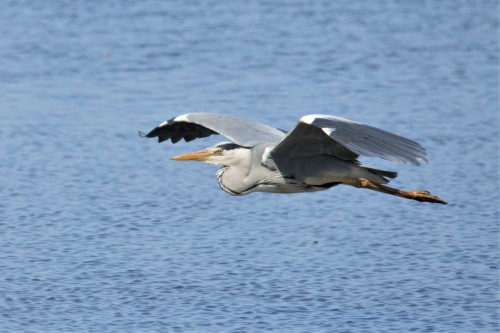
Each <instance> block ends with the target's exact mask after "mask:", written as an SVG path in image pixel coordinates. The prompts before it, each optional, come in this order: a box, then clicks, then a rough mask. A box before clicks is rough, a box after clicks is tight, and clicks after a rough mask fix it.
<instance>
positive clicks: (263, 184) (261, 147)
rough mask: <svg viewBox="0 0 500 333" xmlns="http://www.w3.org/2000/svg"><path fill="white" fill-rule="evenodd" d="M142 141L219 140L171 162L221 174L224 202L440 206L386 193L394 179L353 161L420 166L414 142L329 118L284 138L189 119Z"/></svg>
mask: <svg viewBox="0 0 500 333" xmlns="http://www.w3.org/2000/svg"><path fill="white" fill-rule="evenodd" d="M139 134H140V135H141V136H142V137H148V138H155V137H157V138H158V142H162V141H166V140H168V139H170V140H171V141H172V143H177V142H178V141H180V140H181V139H184V140H185V141H186V142H189V141H191V140H194V139H198V138H204V137H208V136H210V135H215V134H220V135H223V136H225V137H226V138H228V139H230V140H231V141H232V142H221V143H219V144H216V145H215V146H213V147H209V148H206V149H204V150H201V151H198V152H194V153H188V154H183V155H179V156H175V157H172V158H171V159H172V160H176V161H188V160H193V161H203V162H206V163H209V164H215V165H219V166H221V168H220V169H219V170H218V171H217V174H216V175H217V181H218V183H219V185H220V187H221V189H222V190H224V191H225V192H227V193H229V194H231V195H245V194H249V193H252V192H274V193H298V192H313V191H321V190H326V189H328V188H331V187H334V186H337V185H340V184H342V185H350V186H354V187H357V188H365V189H369V190H373V191H378V192H383V193H387V194H391V195H396V196H400V197H403V198H407V199H412V200H417V201H422V202H433V203H441V204H446V202H445V201H444V200H442V199H441V198H439V197H437V196H433V195H431V194H430V193H429V192H428V191H423V190H415V191H403V190H400V189H396V188H392V187H388V186H385V185H384V184H387V183H388V182H389V179H388V178H396V177H397V173H396V172H393V171H386V170H380V169H376V168H371V167H368V166H364V165H362V164H361V163H360V162H359V161H358V157H359V156H360V155H363V156H369V157H379V158H383V159H386V160H389V161H392V162H403V163H406V162H409V163H412V164H414V165H421V164H424V163H427V159H426V153H425V149H424V148H423V147H422V146H421V145H420V144H418V143H417V142H415V141H412V140H410V139H407V138H404V137H401V136H399V135H396V134H392V133H389V132H387V131H384V130H381V129H378V128H375V127H372V126H369V125H364V124H361V123H358V122H354V121H351V120H348V119H344V118H340V117H335V116H330V115H306V116H303V117H302V118H300V120H299V122H298V124H297V125H296V126H295V128H294V129H292V130H291V131H289V132H286V131H283V130H280V129H277V128H274V127H271V126H268V125H264V124H260V123H257V122H253V121H249V120H245V119H240V118H236V117H233V116H228V115H222V114H213V113H189V114H184V115H180V116H177V117H174V118H172V119H170V120H168V121H165V122H163V123H161V124H160V125H158V126H157V127H156V128H154V129H153V130H151V131H150V132H149V133H147V134H145V133H143V132H139Z"/></svg>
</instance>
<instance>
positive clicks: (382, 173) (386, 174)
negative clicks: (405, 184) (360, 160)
mask: <svg viewBox="0 0 500 333" xmlns="http://www.w3.org/2000/svg"><path fill="white" fill-rule="evenodd" d="M365 169H366V170H368V171H370V172H371V173H374V174H376V175H377V176H380V177H387V178H392V179H394V178H396V177H397V176H398V173H397V172H395V171H386V170H379V169H374V168H368V167H365Z"/></svg>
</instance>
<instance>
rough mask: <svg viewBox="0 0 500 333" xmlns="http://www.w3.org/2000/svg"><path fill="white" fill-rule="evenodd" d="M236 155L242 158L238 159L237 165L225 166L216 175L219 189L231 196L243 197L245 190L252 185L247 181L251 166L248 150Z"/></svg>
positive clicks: (242, 150)
mask: <svg viewBox="0 0 500 333" xmlns="http://www.w3.org/2000/svg"><path fill="white" fill-rule="evenodd" d="M238 154H241V155H242V158H241V159H238V161H239V162H238V163H237V164H235V165H231V166H227V165H225V166H223V167H222V168H220V169H219V170H218V171H217V174H216V176H217V182H218V183H219V186H220V188H221V189H222V190H223V191H225V192H227V193H229V194H231V195H243V194H245V193H244V192H245V190H247V189H248V188H250V187H251V186H253V185H254V184H249V183H248V181H247V176H248V175H249V173H250V168H251V165H252V159H251V152H250V149H245V148H242V149H241V151H238ZM247 154H248V155H247ZM245 155H247V156H245Z"/></svg>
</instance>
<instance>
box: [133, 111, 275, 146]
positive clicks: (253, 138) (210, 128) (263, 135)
mask: <svg viewBox="0 0 500 333" xmlns="http://www.w3.org/2000/svg"><path fill="white" fill-rule="evenodd" d="M213 134H220V135H223V136H225V137H227V138H228V139H230V140H232V141H234V142H235V143H237V144H239V145H241V146H246V147H251V146H254V145H256V144H257V143H262V142H278V141H280V140H281V139H282V138H283V137H284V136H285V133H284V132H283V131H281V130H279V129H276V128H274V127H271V126H267V125H264V124H260V123H256V122H253V121H249V120H245V119H240V118H236V117H232V116H227V115H222V114H215V113H189V114H184V115H181V116H177V117H175V118H172V119H170V120H167V121H165V122H163V123H161V124H160V125H158V126H157V127H156V128H154V129H153V130H152V131H151V132H149V133H148V134H145V133H142V132H139V135H141V136H143V137H148V138H154V137H158V142H162V141H165V140H168V139H170V140H171V141H172V143H177V142H178V141H180V140H181V139H184V140H185V141H187V142H189V141H191V140H194V139H198V138H204V137H207V136H210V135H213Z"/></svg>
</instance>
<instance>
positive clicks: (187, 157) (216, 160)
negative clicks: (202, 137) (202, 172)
mask: <svg viewBox="0 0 500 333" xmlns="http://www.w3.org/2000/svg"><path fill="white" fill-rule="evenodd" d="M242 150H245V151H247V150H248V149H247V148H245V147H242V146H240V145H237V144H235V143H232V142H221V143H218V144H216V145H215V146H213V147H208V148H206V149H203V150H200V151H196V152H193V153H187V154H182V155H178V156H174V157H172V158H170V159H171V160H174V161H201V162H205V163H208V164H215V165H227V166H231V165H235V164H238V163H239V162H240V161H241V160H242V157H241V151H242Z"/></svg>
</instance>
